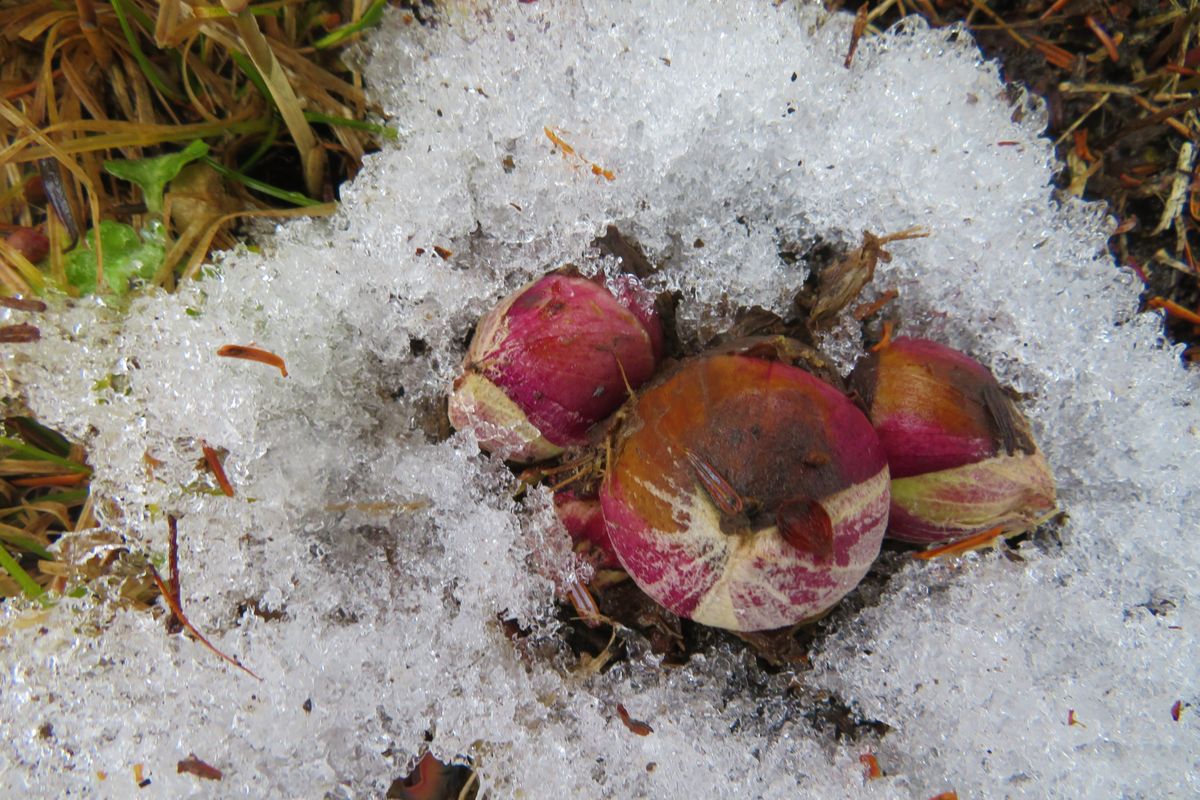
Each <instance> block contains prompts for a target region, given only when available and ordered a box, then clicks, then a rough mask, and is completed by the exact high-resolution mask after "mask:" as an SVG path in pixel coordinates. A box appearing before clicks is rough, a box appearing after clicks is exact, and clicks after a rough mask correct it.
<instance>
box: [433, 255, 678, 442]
mask: <svg viewBox="0 0 1200 800" xmlns="http://www.w3.org/2000/svg"><path fill="white" fill-rule="evenodd" d="M615 288H616V291H617V294H616V295H615V296H614V294H613V293H612V292H610V291H609V289H608V288H606V287H605V286H604V284H602V283H600V282H598V281H595V280H590V279H588V278H584V277H581V276H579V275H573V274H568V273H563V272H556V273H551V274H550V275H546V276H545V277H543V278H540V279H538V280H536V281H534V282H533V283H530V284H528V285H527V286H525V287H523V288H522V289H520V290H518V291H517V292H515V293H514V294H512V295H510V296H509V297H507V298H505V300H503V301H502V302H501V303H500V305H499V306H498V307H496V308H495V309H493V310H492V311H491V312H489V313H488V314H487V315H486V316H484V317H483V319H481V320H480V321H479V325H478V327H477V328H476V331H475V336H474V338H473V339H472V341H471V346H470V348H469V349H468V352H467V358H466V363H465V366H464V372H463V375H462V376H460V377H459V379H458V380H457V381H456V382H455V384H454V389H453V391H452V393H451V395H450V405H449V414H450V421H451V423H452V424H453V425H454V426H455V427H456V428H459V429H463V428H469V429H470V430H472V431H474V433H475V435H476V436H477V437H478V439H479V444H480V447H482V448H483V449H484V450H487V451H489V452H492V453H496V454H497V455H500V456H501V457H503V458H506V459H510V460H513V461H520V462H530V461H538V460H541V459H545V458H550V457H552V456H555V455H557V454H559V453H560V452H562V450H563V449H565V448H567V447H570V446H574V445H582V444H586V443H587V442H588V441H589V435H590V432H591V430H592V428H593V426H594V425H596V423H598V422H600V421H601V420H603V419H605V418H606V417H608V416H609V415H610V414H612V412H613V411H615V410H616V409H617V407H618V406H620V405H621V403H623V402H624V400H625V398H626V396H627V391H626V386H627V385H628V386H633V387H637V386H639V385H641V384H642V383H644V382H645V381H646V380H648V379H649V378H650V377H651V376H652V375H653V374H654V371H655V369H656V368H657V366H658V363H659V361H660V360H661V359H662V352H663V333H662V326H661V324H660V322H659V320H658V316H657V314H655V312H654V308H653V299H652V298H651V297H650V296H649V295H648V293H647V292H646V291H645V290H644V289H643V288H642V287H641V285H640V284H638V283H637V281H636V280H634V279H633V278H629V277H627V278H622V279H619V280H618V281H617V282H616V283H615Z"/></svg>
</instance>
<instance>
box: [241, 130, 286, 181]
mask: <svg viewBox="0 0 1200 800" xmlns="http://www.w3.org/2000/svg"><path fill="white" fill-rule="evenodd" d="M278 139H279V117H275V116H273V117H271V127H270V128H269V129H268V130H267V132H266V134H265V135H264V136H263V138H262V140H261V141H259V143H258V147H255V148H254V152H253V153H251V154H250V157H249V158H247V159H246V160H245V161H243V162H242V163H241V164H239V165H238V169H240V170H241V171H242V172H246V171H247V170H249V169H251V168H252V167H253V166H254V165H255V164H257V163H258V162H259V161H261V160H262V158H263V156H265V155H266V154H267V153H268V152H269V151H270V149H271V148H272V147H274V146H275V142H276V141H277V140H278Z"/></svg>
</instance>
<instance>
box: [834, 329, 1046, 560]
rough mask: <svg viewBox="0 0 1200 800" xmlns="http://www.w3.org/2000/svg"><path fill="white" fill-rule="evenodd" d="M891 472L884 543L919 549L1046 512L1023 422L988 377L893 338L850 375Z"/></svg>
mask: <svg viewBox="0 0 1200 800" xmlns="http://www.w3.org/2000/svg"><path fill="white" fill-rule="evenodd" d="M850 382H851V385H852V386H853V387H854V389H855V390H856V391H857V392H858V393H859V395H860V396H861V397H862V399H863V402H864V403H865V404H866V406H867V408H868V414H869V416H870V418H871V422H872V423H873V424H874V425H875V429H876V430H877V431H878V433H879V439H880V441H881V442H882V443H883V448H884V450H885V451H886V452H887V458H888V466H889V467H890V468H891V473H892V508H891V517H890V522H889V524H888V535H889V536H891V537H893V538H895V539H900V540H902V541H907V542H913V543H918V544H931V543H936V542H946V541H953V540H957V539H962V538H965V537H967V536H971V535H974V534H979V533H983V532H984V531H988V530H992V529H1000V530H1002V531H1003V532H1004V533H1006V534H1015V533H1021V532H1023V531H1027V530H1029V529H1031V528H1033V527H1035V526H1036V525H1038V524H1039V523H1041V522H1043V521H1044V520H1046V519H1047V518H1048V517H1050V516H1051V515H1053V514H1054V511H1055V489H1054V476H1053V474H1052V473H1051V472H1050V467H1049V465H1048V464H1047V463H1046V459H1045V457H1044V456H1043V455H1042V454H1041V452H1040V451H1039V450H1038V448H1037V445H1036V444H1035V443H1034V441H1033V437H1032V435H1031V434H1030V430H1029V423H1028V422H1027V421H1026V420H1025V417H1024V416H1022V414H1021V412H1020V411H1019V410H1018V409H1017V407H1016V406H1015V405H1014V403H1013V401H1012V400H1011V399H1010V398H1009V397H1008V396H1007V395H1006V394H1005V393H1004V390H1003V389H1002V388H1001V387H1000V384H999V383H998V382H997V381H996V378H995V377H994V376H993V375H992V373H991V372H990V371H988V369H987V368H986V367H984V366H983V365H982V364H979V363H978V362H976V361H975V360H973V359H971V358H970V357H968V356H966V355H964V354H963V353H960V352H958V351H957V350H954V349H952V348H950V347H947V346H945V345H942V344H938V343H937V342H932V341H929V340H927V339H913V338H907V337H901V338H898V339H895V340H893V341H892V342H891V343H890V344H888V345H887V346H886V347H883V348H881V349H880V350H878V351H877V352H874V353H872V354H871V355H870V356H869V357H868V358H866V359H864V360H863V361H862V362H861V363H860V364H859V365H858V366H857V367H856V368H855V370H854V373H853V374H852V375H851V379H850Z"/></svg>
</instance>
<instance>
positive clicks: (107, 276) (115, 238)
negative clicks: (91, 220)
mask: <svg viewBox="0 0 1200 800" xmlns="http://www.w3.org/2000/svg"><path fill="white" fill-rule="evenodd" d="M100 242H101V244H102V245H103V246H104V282H105V284H106V285H107V286H106V288H107V291H109V292H111V293H113V294H115V295H117V296H121V295H124V294H126V293H127V292H128V291H129V283H130V281H131V280H133V279H135V278H140V279H142V280H150V279H151V278H153V277H154V273H155V272H157V271H158V268H159V266H160V265H161V264H162V260H163V256H164V255H165V254H166V250H167V248H166V245H165V244H164V242H163V235H162V228H161V226H147V228H146V229H145V230H143V231H142V233H141V235H138V232H137V231H135V230H134V229H133V228H132V227H130V226H129V225H126V224H124V223H122V222H114V221H112V220H108V219H106V220H101V222H100ZM66 267H67V281H68V282H70V284H71V285H72V286H74V287H76V288H77V289H79V293H80V294H95V292H96V231H95V229H94V228H93V229H92V230H90V231H88V232H87V236H85V237H84V241H82V242H80V243H79V244H78V245H76V246H75V249H73V250H71V251H70V252H68V253H67V264H66Z"/></svg>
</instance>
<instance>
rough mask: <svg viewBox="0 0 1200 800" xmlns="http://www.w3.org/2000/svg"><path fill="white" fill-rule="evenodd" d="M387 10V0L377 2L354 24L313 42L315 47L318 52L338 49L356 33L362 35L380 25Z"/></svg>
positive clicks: (336, 29) (333, 31) (344, 26)
mask: <svg viewBox="0 0 1200 800" xmlns="http://www.w3.org/2000/svg"><path fill="white" fill-rule="evenodd" d="M385 8H387V0H375V2H373V3H371V5H370V6H368V7H367V10H366V11H364V12H363V15H362V16H361V17H359V18H358V19H357V20H355V21H354V22H350V23H347V24H345V25H343V26H341V27H340V28H334V29H333V30H331V31H330V32H329V33H327V34H325V35H324V36H322V37H321V38H320V39H317V41H315V42H313V47H315V48H317V49H318V50H325V49H327V48H330V47H336V46H337V45H339V44H341V43H342V42H344V41H346V40H347V39H349V38H350V37H351V36H353V35H354V34H356V33H361V32H362V31H365V30H366V29H367V28H370V27H372V26H374V25H378V24H379V20H381V19H383V10H384V9H385Z"/></svg>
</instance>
